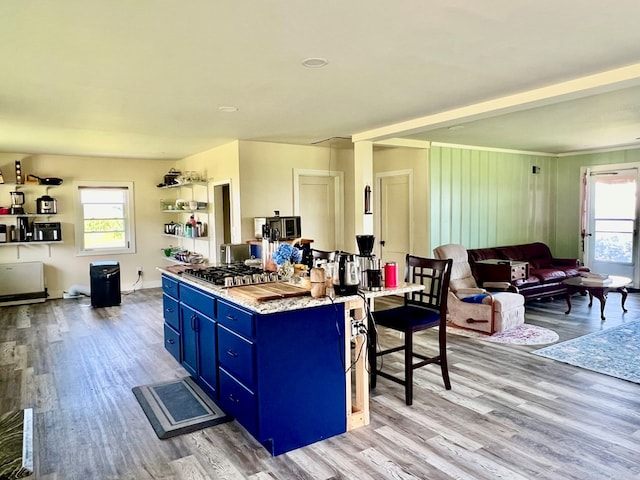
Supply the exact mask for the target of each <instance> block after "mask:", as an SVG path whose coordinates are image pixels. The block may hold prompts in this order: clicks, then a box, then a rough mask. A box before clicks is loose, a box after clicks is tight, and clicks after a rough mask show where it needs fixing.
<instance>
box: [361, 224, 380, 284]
mask: <svg viewBox="0 0 640 480" xmlns="http://www.w3.org/2000/svg"><path fill="white" fill-rule="evenodd" d="M356 242H357V243H358V250H359V252H360V254H359V255H358V265H359V266H360V287H361V288H362V289H363V290H371V291H378V290H382V270H381V269H380V259H379V258H376V256H375V254H373V253H372V252H373V246H374V243H375V237H374V236H373V235H356Z"/></svg>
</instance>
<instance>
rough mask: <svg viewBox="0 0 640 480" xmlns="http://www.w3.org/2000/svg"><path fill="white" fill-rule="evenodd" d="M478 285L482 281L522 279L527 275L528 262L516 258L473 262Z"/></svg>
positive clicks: (513, 280) (510, 281) (511, 281)
mask: <svg viewBox="0 0 640 480" xmlns="http://www.w3.org/2000/svg"><path fill="white" fill-rule="evenodd" d="M475 267H476V274H477V275H478V283H479V284H480V286H482V284H483V283H484V282H509V283H513V282H515V281H516V280H524V279H526V278H527V277H528V276H529V263H528V262H522V261H518V260H500V259H497V258H492V259H488V260H479V261H477V262H476V263H475Z"/></svg>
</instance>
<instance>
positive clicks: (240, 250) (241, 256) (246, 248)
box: [218, 243, 251, 264]
mask: <svg viewBox="0 0 640 480" xmlns="http://www.w3.org/2000/svg"><path fill="white" fill-rule="evenodd" d="M250 258H251V245H249V244H248V243H223V244H222V245H220V258H219V259H218V260H219V262H220V263H227V264H228V263H236V262H244V261H245V260H248V259H250Z"/></svg>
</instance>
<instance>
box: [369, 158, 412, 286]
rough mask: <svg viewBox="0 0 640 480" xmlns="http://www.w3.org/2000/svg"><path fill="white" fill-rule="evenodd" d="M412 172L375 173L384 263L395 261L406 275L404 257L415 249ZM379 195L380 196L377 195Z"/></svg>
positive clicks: (378, 232)
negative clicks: (413, 239)
mask: <svg viewBox="0 0 640 480" xmlns="http://www.w3.org/2000/svg"><path fill="white" fill-rule="evenodd" d="M412 175H413V171H412V170H399V171H392V172H383V173H379V174H377V175H376V184H377V186H378V188H377V189H376V191H377V192H378V193H377V195H376V193H375V191H374V201H375V203H376V205H378V211H379V212H380V214H379V215H378V224H377V228H376V230H377V232H376V233H377V234H376V237H377V238H378V248H379V250H378V255H379V257H380V258H381V259H382V261H383V262H384V263H386V262H396V263H397V264H398V267H399V270H398V271H399V273H400V275H403V274H404V264H405V257H406V255H407V253H409V252H412V251H413V244H412V243H413V242H412V238H413V237H412V227H411V219H412V218H413V215H412V204H411V199H412V198H413V187H412V186H413V179H412ZM375 197H377V198H375Z"/></svg>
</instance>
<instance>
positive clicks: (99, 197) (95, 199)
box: [80, 188, 125, 203]
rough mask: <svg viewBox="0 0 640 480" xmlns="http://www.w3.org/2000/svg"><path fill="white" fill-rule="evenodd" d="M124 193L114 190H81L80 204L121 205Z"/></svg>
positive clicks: (120, 190)
mask: <svg viewBox="0 0 640 480" xmlns="http://www.w3.org/2000/svg"><path fill="white" fill-rule="evenodd" d="M124 195H125V192H124V191H123V190H122V189H115V188H104V189H102V188H82V189H81V190H80V196H81V201H82V203H123V202H124V201H125V197H124Z"/></svg>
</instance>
